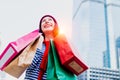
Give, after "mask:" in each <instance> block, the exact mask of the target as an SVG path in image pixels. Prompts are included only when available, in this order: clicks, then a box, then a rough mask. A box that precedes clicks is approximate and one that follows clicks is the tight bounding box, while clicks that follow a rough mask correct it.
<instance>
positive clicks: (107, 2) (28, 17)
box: [0, 0, 120, 80]
mask: <svg viewBox="0 0 120 80" xmlns="http://www.w3.org/2000/svg"><path fill="white" fill-rule="evenodd" d="M0 10H1V13H0V22H1V23H0V52H2V51H3V49H4V48H5V46H6V45H7V44H8V42H10V41H13V40H16V39H17V38H19V37H20V36H22V35H24V34H26V33H28V32H30V31H32V30H34V29H36V28H38V24H39V19H40V18H41V17H42V16H43V15H45V14H50V15H53V16H54V17H55V18H56V19H57V21H58V24H59V26H60V29H61V31H62V32H64V33H65V34H66V36H67V37H68V38H69V39H71V41H72V43H73V44H74V46H75V47H76V48H77V50H78V51H79V53H80V54H79V55H80V58H81V59H82V60H83V61H84V63H85V64H87V65H88V66H89V69H88V70H87V71H85V72H84V73H82V74H80V75H79V76H78V80H120V24H119V21H120V16H119V14H120V0H59V1H57V0H45V1H42V0H36V1H29V0H25V1H24V0H21V1H15V0H11V1H7V0H4V1H0ZM8 79H9V80H23V79H24V74H23V75H22V76H21V77H20V78H19V79H15V78H13V77H12V76H10V75H8V74H6V73H4V72H1V71H0V80H8Z"/></svg>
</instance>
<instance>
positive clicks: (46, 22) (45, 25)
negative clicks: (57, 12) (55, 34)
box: [41, 17, 55, 34]
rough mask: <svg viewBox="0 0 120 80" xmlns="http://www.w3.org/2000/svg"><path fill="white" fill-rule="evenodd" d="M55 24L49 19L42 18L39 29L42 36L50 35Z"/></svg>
mask: <svg viewBox="0 0 120 80" xmlns="http://www.w3.org/2000/svg"><path fill="white" fill-rule="evenodd" d="M54 27H55V22H54V20H53V19H52V18H51V17H44V18H43V19H42V23H41V29H42V31H43V33H44V34H46V33H50V32H52V31H53V30H54Z"/></svg>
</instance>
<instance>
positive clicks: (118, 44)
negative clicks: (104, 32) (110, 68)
mask: <svg viewBox="0 0 120 80" xmlns="http://www.w3.org/2000/svg"><path fill="white" fill-rule="evenodd" d="M116 55H117V68H119V69H120V37H118V38H117V40H116Z"/></svg>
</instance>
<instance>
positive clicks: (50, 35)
mask: <svg viewBox="0 0 120 80" xmlns="http://www.w3.org/2000/svg"><path fill="white" fill-rule="evenodd" d="M53 38H54V36H53V34H45V41H49V40H50V39H53Z"/></svg>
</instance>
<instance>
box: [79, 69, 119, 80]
mask: <svg viewBox="0 0 120 80" xmlns="http://www.w3.org/2000/svg"><path fill="white" fill-rule="evenodd" d="M78 80H120V70H119V69H115V70H114V69H110V68H95V67H90V69H89V70H87V71H86V72H85V73H83V74H82V75H79V76H78Z"/></svg>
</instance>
